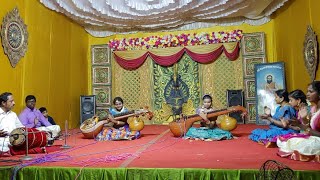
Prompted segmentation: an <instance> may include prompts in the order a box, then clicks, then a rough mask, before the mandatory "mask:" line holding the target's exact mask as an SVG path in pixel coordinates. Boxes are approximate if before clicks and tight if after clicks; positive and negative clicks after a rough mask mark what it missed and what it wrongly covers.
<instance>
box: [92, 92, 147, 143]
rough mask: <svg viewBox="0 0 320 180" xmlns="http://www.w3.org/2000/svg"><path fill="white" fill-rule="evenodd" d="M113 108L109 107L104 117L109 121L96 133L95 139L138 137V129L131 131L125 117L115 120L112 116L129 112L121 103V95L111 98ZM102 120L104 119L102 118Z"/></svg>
mask: <svg viewBox="0 0 320 180" xmlns="http://www.w3.org/2000/svg"><path fill="white" fill-rule="evenodd" d="M113 105H114V107H113V108H110V109H109V115H108V117H107V118H106V119H108V120H109V123H107V124H106V125H105V128H104V129H103V130H102V131H101V132H100V133H99V134H98V136H97V137H96V139H97V140H98V141H112V140H133V139H137V138H139V137H140V135H141V134H140V131H131V130H130V128H129V124H128V123H127V118H126V119H121V120H119V121H118V120H115V119H114V116H115V115H119V114H123V113H127V112H129V111H128V109H127V108H125V107H124V105H123V99H122V98H121V97H115V98H114V100H113ZM102 120H104V119H102Z"/></svg>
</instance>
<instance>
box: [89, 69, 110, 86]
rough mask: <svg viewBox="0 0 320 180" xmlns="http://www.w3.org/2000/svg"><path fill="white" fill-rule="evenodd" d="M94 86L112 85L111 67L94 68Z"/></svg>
mask: <svg viewBox="0 0 320 180" xmlns="http://www.w3.org/2000/svg"><path fill="white" fill-rule="evenodd" d="M92 84H93V85H111V70H110V67H109V66H96V67H92Z"/></svg>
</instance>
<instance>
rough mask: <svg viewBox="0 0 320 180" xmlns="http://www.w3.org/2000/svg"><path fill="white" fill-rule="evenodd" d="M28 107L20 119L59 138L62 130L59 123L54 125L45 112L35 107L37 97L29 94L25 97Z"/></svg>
mask: <svg viewBox="0 0 320 180" xmlns="http://www.w3.org/2000/svg"><path fill="white" fill-rule="evenodd" d="M25 102H26V106H27V107H26V108H25V109H24V110H23V111H22V112H21V113H20V115H19V119H20V121H21V123H22V124H23V125H25V126H26V127H27V128H36V129H37V130H40V131H47V132H49V133H51V134H52V137H51V138H52V139H50V140H53V139H54V138H57V137H58V135H59V132H60V126H59V125H52V124H51V123H50V122H49V121H48V120H47V119H46V118H45V117H44V116H43V114H42V113H41V112H40V111H39V110H38V109H37V108H36V107H35V105H36V97H35V96H33V95H28V96H27V97H26V99H25Z"/></svg>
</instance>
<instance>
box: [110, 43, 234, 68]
mask: <svg viewBox="0 0 320 180" xmlns="http://www.w3.org/2000/svg"><path fill="white" fill-rule="evenodd" d="M239 50H240V47H239V42H231V43H219V44H209V45H200V46H186V47H170V48H157V49H148V50H131V51H114V58H115V60H116V62H117V63H118V64H119V65H120V66H121V67H122V68H124V69H128V70H134V69H137V68H139V67H140V66H142V65H143V63H144V62H145V61H146V59H147V57H148V56H150V57H151V58H152V60H153V61H154V62H155V63H156V64H159V65H161V66H172V65H173V64H175V63H177V62H178V61H179V60H180V59H181V57H182V55H183V54H184V53H187V54H188V55H189V56H190V57H191V59H192V60H193V61H196V62H198V63H201V64H208V63H212V62H214V61H215V60H217V59H218V58H219V56H220V55H221V54H222V53H224V54H225V55H226V57H227V58H228V59H229V60H230V61H234V60H236V59H237V58H238V57H239V53H240V51H239Z"/></svg>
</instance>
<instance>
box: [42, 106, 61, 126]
mask: <svg viewBox="0 0 320 180" xmlns="http://www.w3.org/2000/svg"><path fill="white" fill-rule="evenodd" d="M39 111H40V112H41V114H42V115H43V116H44V117H45V118H46V120H48V121H49V123H50V124H52V125H57V124H56V122H54V120H53V118H52V117H51V116H49V114H48V110H47V108H45V107H41V108H39Z"/></svg>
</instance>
